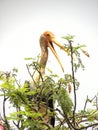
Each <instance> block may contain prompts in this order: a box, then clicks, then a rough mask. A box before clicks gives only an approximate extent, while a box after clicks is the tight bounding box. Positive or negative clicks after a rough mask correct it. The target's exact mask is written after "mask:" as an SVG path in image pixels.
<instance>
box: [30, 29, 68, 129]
mask: <svg viewBox="0 0 98 130" xmlns="http://www.w3.org/2000/svg"><path fill="white" fill-rule="evenodd" d="M53 43H54V44H56V45H57V46H58V47H60V48H61V49H62V50H64V51H65V52H66V53H67V54H68V55H70V52H69V51H68V50H67V48H65V47H64V46H63V45H62V44H60V43H59V42H58V41H57V40H56V38H55V36H54V34H53V33H52V32H50V31H46V32H44V33H43V34H42V35H41V36H40V47H41V58H40V61H39V64H40V67H39V70H37V71H36V72H35V73H34V75H33V80H32V82H31V90H35V89H36V87H35V86H36V83H37V82H39V81H40V78H41V76H44V74H45V67H46V64H47V60H48V48H50V50H51V51H52V53H53V54H54V56H55V57H56V59H57V61H58V62H59V64H60V67H61V69H62V71H63V72H64V68H63V66H62V64H61V61H60V59H59V56H58V55H57V53H56V50H55V48H54V45H53ZM52 94H53V93H51V92H49V94H48V96H51V95H52ZM39 98H40V97H39ZM42 101H43V102H46V97H43V98H42ZM47 105H48V107H49V109H50V111H53V109H54V104H53V99H52V98H51V99H49V100H48V102H47ZM43 108H44V111H45V106H44V107H42V108H41V109H40V111H42V109H43ZM46 117H47V116H46ZM49 120H50V124H51V125H52V126H53V127H54V124H55V118H54V116H51V119H49ZM47 122H48V121H47Z"/></svg>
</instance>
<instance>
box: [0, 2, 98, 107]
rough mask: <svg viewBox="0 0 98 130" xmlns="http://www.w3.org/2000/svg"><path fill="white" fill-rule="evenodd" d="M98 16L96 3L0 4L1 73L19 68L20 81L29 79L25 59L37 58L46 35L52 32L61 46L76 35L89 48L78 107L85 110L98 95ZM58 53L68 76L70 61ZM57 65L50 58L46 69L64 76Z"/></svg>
mask: <svg viewBox="0 0 98 130" xmlns="http://www.w3.org/2000/svg"><path fill="white" fill-rule="evenodd" d="M97 16H98V1H97V0H41V1H40V0H36V1H34V0H0V70H11V69H12V68H13V67H16V68H19V71H20V77H21V79H25V78H29V77H28V74H27V70H26V66H25V64H26V63H27V62H25V61H24V58H25V57H36V56H37V55H38V54H39V53H40V47H39V37H40V35H41V34H42V33H43V32H44V31H46V30H50V31H52V32H53V33H54V34H55V35H56V37H57V39H58V40H59V41H61V42H62V41H63V40H62V39H61V37H62V36H65V35H67V34H72V35H75V36H76V38H75V41H76V42H77V43H80V44H86V45H87V48H86V50H87V51H88V52H89V53H90V56H91V57H90V58H87V57H86V56H84V57H83V61H84V64H85V67H86V69H85V71H83V72H82V71H80V72H79V73H78V79H79V81H80V83H81V85H80V89H79V91H78V101H79V102H78V106H79V107H80V106H81V107H83V106H82V105H83V104H84V100H83V99H85V98H86V96H87V95H89V96H90V97H93V96H94V95H95V94H96V93H97V92H98V86H97V85H98V83H97V82H98V79H97V77H98V76H97V72H98V58H97V52H98V45H97V44H98V37H97V33H98V25H97V24H98V17H97ZM63 43H64V41H63ZM58 51H59V56H60V57H61V61H62V63H63V66H64V68H65V73H68V72H69V69H70V67H69V65H70V64H69V62H68V59H69V58H68V57H67V55H66V54H65V53H64V52H62V51H60V50H59V49H58ZM56 63H57V61H56V60H55V58H54V57H53V55H52V54H50V56H49V60H48V64H47V67H49V68H50V69H51V70H52V71H53V72H54V73H57V74H60V75H63V73H62V71H61V68H60V67H59V65H58V63H57V64H56Z"/></svg>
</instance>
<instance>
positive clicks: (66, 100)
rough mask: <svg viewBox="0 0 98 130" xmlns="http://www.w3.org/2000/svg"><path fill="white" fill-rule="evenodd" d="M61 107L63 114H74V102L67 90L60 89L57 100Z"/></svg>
mask: <svg viewBox="0 0 98 130" xmlns="http://www.w3.org/2000/svg"><path fill="white" fill-rule="evenodd" d="M57 101H58V104H59V106H61V108H62V110H63V113H64V114H65V115H66V114H71V112H72V107H73V103H72V100H71V98H70V96H69V94H68V92H67V91H66V89H65V88H63V87H62V88H58V98H57Z"/></svg>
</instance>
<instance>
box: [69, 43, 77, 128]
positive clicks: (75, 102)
mask: <svg viewBox="0 0 98 130" xmlns="http://www.w3.org/2000/svg"><path fill="white" fill-rule="evenodd" d="M69 44H70V50H71V67H72V78H73V88H74V110H73V124H74V127H75V111H76V104H77V101H76V89H75V88H76V87H75V75H74V66H73V48H72V41H69Z"/></svg>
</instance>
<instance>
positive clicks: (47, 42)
mask: <svg viewBox="0 0 98 130" xmlns="http://www.w3.org/2000/svg"><path fill="white" fill-rule="evenodd" d="M53 43H54V44H56V45H57V46H58V47H60V48H61V49H62V50H64V51H65V52H66V53H67V54H68V55H70V52H69V51H68V50H67V49H66V48H65V47H64V46H63V45H62V44H61V43H59V42H58V41H57V40H56V38H55V35H54V34H53V33H52V32H50V31H46V32H44V33H43V34H42V35H41V36H40V46H41V48H44V49H46V50H47V48H48V47H49V48H50V50H51V51H52V52H53V54H54V55H55V57H56V59H57V60H58V62H59V64H60V66H61V68H62V71H63V72H64V69H63V66H62V64H61V61H60V59H59V57H58V55H57V53H56V51H55V48H54V46H53Z"/></svg>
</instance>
